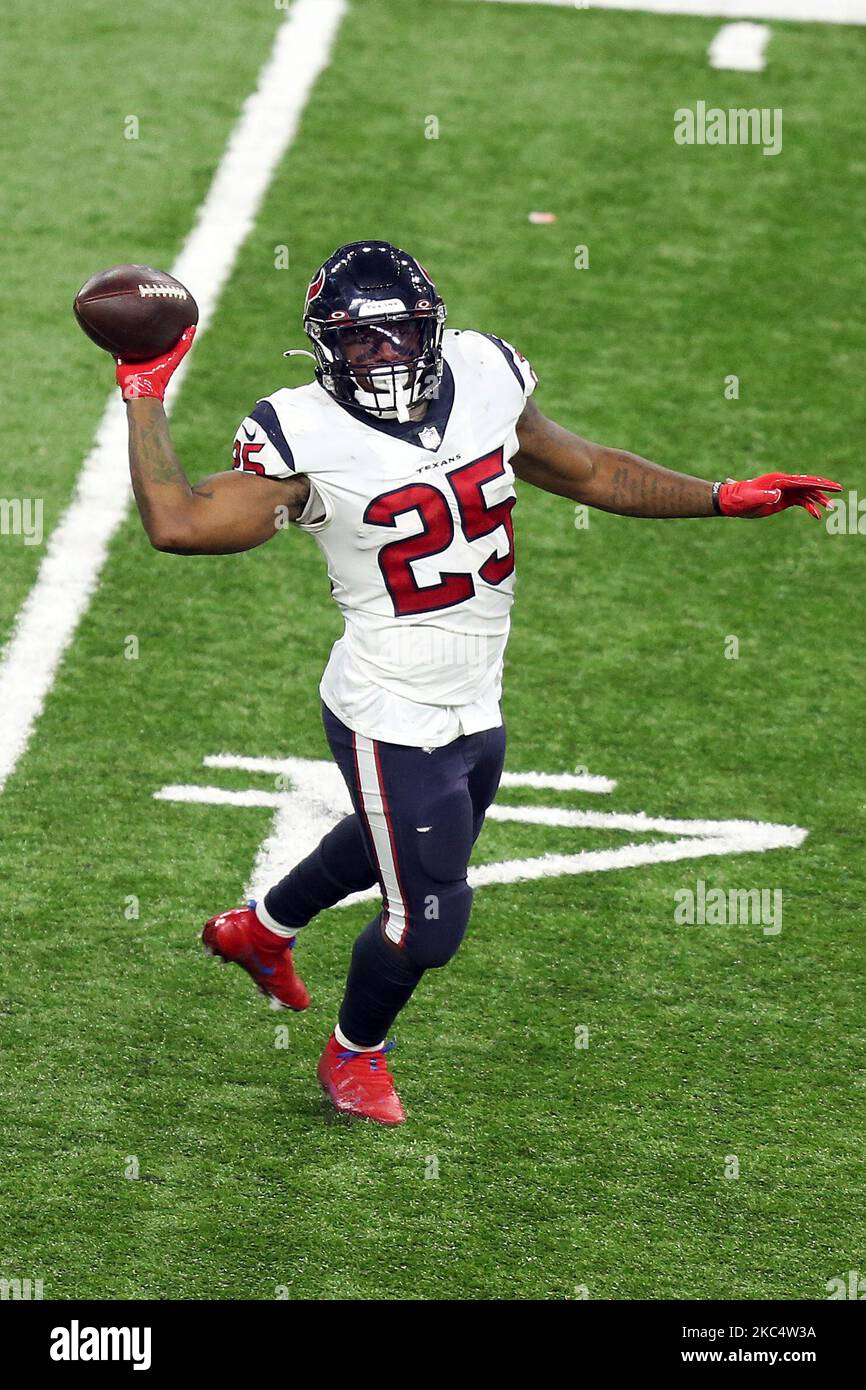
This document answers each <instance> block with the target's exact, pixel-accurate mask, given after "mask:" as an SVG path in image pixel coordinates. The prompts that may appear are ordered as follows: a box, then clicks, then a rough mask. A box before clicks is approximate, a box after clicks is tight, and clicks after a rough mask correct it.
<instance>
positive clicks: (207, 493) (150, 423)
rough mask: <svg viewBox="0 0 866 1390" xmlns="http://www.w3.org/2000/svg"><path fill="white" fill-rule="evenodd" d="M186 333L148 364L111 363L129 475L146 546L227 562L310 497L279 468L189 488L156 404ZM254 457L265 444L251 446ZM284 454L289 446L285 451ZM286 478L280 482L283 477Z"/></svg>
mask: <svg viewBox="0 0 866 1390" xmlns="http://www.w3.org/2000/svg"><path fill="white" fill-rule="evenodd" d="M194 337H195V329H194V328H188V329H187V330H186V331H185V332H184V334H183V335H182V337H181V338H180V340H179V341H178V342H177V343H176V344H175V346H174V347H173V348H172V349H171V351H170V352H168V353H166V354H165V355H164V356H163V357H158V358H154V359H153V361H150V362H138V363H132V362H122V361H118V364H117V384H118V386H119V387H120V389H121V391H122V392H123V399H124V400H125V401H126V407H127V422H128V425H129V471H130V474H131V477H132V489H133V492H134V493H135V500H136V503H137V505H138V510H139V513H140V515H141V520H142V522H143V524H144V529H145V531H146V532H147V535H148V538H149V540H150V543H151V545H153V546H155V547H156V549H157V550H166V551H169V552H170V553H171V554H173V555H233V554H236V553H237V552H238V551H240V550H252V549H253V547H254V546H257V545H263V544H264V542H265V541H267V540H270V538H271V536H273V535H274V533H275V532H276V531H279V530H281V529H282V528H283V527H284V526H285V525H286V523H287V522H289V521H295V520H297V518H298V517H299V516H300V515H301V513H302V512H303V510H304V507H305V506H306V503H307V499H308V498H309V495H310V484H309V482H308V481H307V479H306V478H305V477H303V476H302V475H299V474H297V473H295V472H294V471H292V470H290V469H289V468H287V467H284V466H282V464H281V461H280V460H279V459H278V466H277V468H276V469H275V470H272V472H276V473H277V474H279V475H280V476H267V473H266V469H265V467H264V466H263V465H259V466H257V467H254V468H252V469H251V470H250V471H246V470H245V469H242V470H241V471H235V470H231V471H229V472H225V473H215V474H214V475H213V476H212V477H210V478H205V480H204V481H203V482H201V483H197V484H196V485H195V487H193V486H191V484H190V482H189V479H188V478H187V476H186V474H185V472H184V471H183V468H182V467H181V464H180V461H179V460H178V457H177V454H176V453H175V449H174V444H173V443H172V438H171V433H170V431H169V428H168V419H167V418H166V414H165V408H164V406H163V403H162V402H163V397H164V395H165V390H166V387H167V386H168V383H169V381H170V380H171V376H172V373H173V372H174V371H175V370H176V369H177V367H178V366H179V364H180V362H181V360H182V359H183V357H184V356H185V355H186V353H187V352H188V351H189V349H190V347H191V346H192V340H193V338H194ZM256 447H257V449H258V450H259V451H261V450H262V449H264V447H265V446H264V444H263V443H260V444H259V445H257V446H256ZM286 449H288V446H287V445H286ZM286 475H287V476H286Z"/></svg>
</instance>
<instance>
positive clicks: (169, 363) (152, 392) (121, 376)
mask: <svg viewBox="0 0 866 1390" xmlns="http://www.w3.org/2000/svg"><path fill="white" fill-rule="evenodd" d="M194 337H195V327H194V326H193V327H191V328H187V329H184V332H183V333H182V334H181V336H180V337H179V338H178V340H177V342H176V343H175V345H174V347H173V348H172V349H171V350H170V351H169V352H166V353H164V354H163V356H162V357H153V358H151V360H150V361H149V362H124V361H123V358H122V357H118V359H117V384H118V386H119V387H120V389H121V391H122V392H123V399H124V400H125V401H131V400H135V398H136V397H137V396H152V397H153V398H154V400H157V401H161V400H163V398H164V397H165V388H166V387H167V386H168V383H169V382H170V381H171V378H172V374H173V373H174V371H175V370H176V369H177V367H178V366H179V364H180V362H181V361H182V360H183V358H184V357H186V354H187V353H188V352H189V350H190V348H191V347H192V340H193V338H194Z"/></svg>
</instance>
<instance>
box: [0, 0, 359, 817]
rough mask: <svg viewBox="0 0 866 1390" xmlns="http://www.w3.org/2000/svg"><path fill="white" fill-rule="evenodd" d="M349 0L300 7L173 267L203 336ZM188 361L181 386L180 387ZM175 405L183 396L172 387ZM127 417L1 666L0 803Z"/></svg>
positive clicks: (62, 637)
mask: <svg viewBox="0 0 866 1390" xmlns="http://www.w3.org/2000/svg"><path fill="white" fill-rule="evenodd" d="M345 11H346V0H296V3H295V5H294V8H293V9H292V10H291V12H290V13H289V14H288V15H287V17H286V19H285V21H284V22H283V24H282V25H281V26H280V28H279V30H278V31H277V36H276V39H275V41H274V47H273V49H272V51H271V56H270V58H269V59H268V61H267V63H266V64H265V66H264V67H263V68H262V71H261V73H260V75H259V81H258V86H257V88H256V90H255V92H254V93H253V94H252V95H251V96H250V97H248V98H247V100H246V102H245V103H244V107H243V110H242V112H241V115H240V118H239V120H238V123H237V125H236V126H235V128H234V131H233V132H232V134H231V137H230V138H229V142H228V145H227V146H226V149H225V152H224V154H223V157H222V159H221V161H220V164H219V167H218V168H217V170H216V173H215V175H214V179H213V182H212V184H211V186H210V189H209V191H208V194H207V197H206V198H205V200H204V202H203V203H202V205H201V207H200V208H199V211H198V216H197V218H196V222H195V225H194V227H193V229H192V231H191V232H190V234H189V236H188V237H187V240H186V242H185V244H184V246H183V249H182V250H181V252H180V255H179V256H178V259H177V260H176V262H175V264H174V265H173V266H172V274H173V275H176V276H177V278H178V279H179V280H183V281H185V282H186V283H187V284H189V285H190V287H191V288H192V289H193V291H194V293H195V296H196V299H197V301H198V306H199V326H198V333H199V336H201V334H202V333H204V332H205V330H206V329H207V326H208V324H209V322H210V320H211V318H212V317H213V314H214V311H215V309H216V306H217V303H218V301H219V297H220V294H221V292H222V289H223V286H224V285H225V283H226V281H227V279H228V277H229V275H230V274H231V271H232V267H233V266H234V262H235V259H236V257H237V254H238V251H239V250H240V248H241V246H242V244H243V242H244V240H245V239H246V237H247V235H248V234H249V232H250V230H251V229H252V227H253V224H254V222H255V219H256V216H257V214H258V211H259V208H260V206H261V203H262V200H263V198H264V196H265V193H266V192H267V189H268V185H269V184H270V181H271V178H272V177H273V174H274V170H275V169H276V167H277V165H278V163H279V162H280V160H281V159H282V157H283V155H284V154H285V152H286V150H287V149H288V147H289V145H290V144H291V142H292V140H293V139H294V136H295V134H296V132H297V129H298V125H299V123H300V119H301V116H302V114H303V111H304V108H305V106H306V104H307V100H308V98H309V95H310V92H311V90H312V88H313V86H314V84H315V82H316V80H317V78H318V77H319V75H320V73H321V72H322V71H323V69H324V68H325V67H326V66H327V63H328V59H329V56H330V52H331V47H332V44H333V41H334V39H335V37H336V34H337V30H338V28H339V26H340V22H341V20H342V18H343V15H344V14H345ZM188 362H189V359H188V358H187V359H186V361H184V362H183V363H182V364H181V366H180V368H179V369H178V371H177V373H176V374H175V380H176V381H178V382H179V381H181V380H182V379H183V376H184V374H185V370H186V367H187V365H188ZM175 397H176V388H175ZM125 459H126V416H125V410H124V406H123V403H122V401H121V399H120V395H119V394H117V393H115V394H113V395H112V397H111V399H110V400H109V403H108V406H107V408H106V411H105V414H104V415H103V417H102V421H101V423H100V425H99V427H98V429H97V432H96V438H95V441H94V444H93V448H92V449H91V451H90V453H89V454H88V456H87V458H86V459H85V461H84V464H83V465H82V469H81V473H80V474H79V477H78V483H77V486H76V490H75V495H74V497H73V499H72V501H71V502H70V504H69V506H68V507H67V509H66V511H65V512H64V514H63V516H62V517H61V518H60V521H59V522H58V524H57V526H56V528H55V530H54V532H53V533H52V535H51V538H50V540H49V541H48V545H47V548H46V551H45V555H44V557H43V560H42V564H41V566H40V568H39V574H38V575H37V578H36V582H35V583H34V585H33V588H32V589H31V591H30V593H29V595H28V597H27V599H26V600H25V602H24V604H23V605H22V607H21V609H20V611H19V614H18V618H17V620H16V626H15V630H14V632H13V635H12V637H11V639H10V641H9V643H8V645H7V646H6V648H5V650H4V652H3V656H2V660H0V792H2V790H3V788H4V787H5V785H6V782H7V781H8V779H9V777H10V776H11V774H12V772H13V771H14V769H15V767H16V765H17V763H18V760H19V759H20V757H21V756H22V754H23V753H24V751H25V749H26V748H27V745H28V743H29V741H30V738H31V735H32V733H33V729H34V727H35V724H36V721H37V719H38V718H39V715H40V713H41V711H42V707H43V705H44V703H45V699H46V696H47V695H48V692H49V691H50V689H51V687H52V685H53V683H54V677H55V675H56V672H57V668H58V667H59V665H60V663H61V661H62V660H63V655H64V653H65V651H66V649H67V647H68V646H69V644H70V642H71V641H72V638H73V636H74V634H75V630H76V628H77V627H78V624H79V622H80V620H81V618H82V616H83V614H84V612H85V611H86V609H87V605H88V603H89V602H90V599H91V597H92V595H93V593H94V591H95V589H96V586H97V583H98V581H99V576H100V573H101V571H102V567H103V565H104V563H105V559H106V556H107V554H108V547H109V545H110V543H111V539H112V537H113V536H114V533H115V532H116V530H117V528H118V527H119V526H120V524H121V522H122V521H123V518H124V516H125V515H126V511H127V507H128V505H129V498H130V487H129V480H128V477H127V476H126V470H125Z"/></svg>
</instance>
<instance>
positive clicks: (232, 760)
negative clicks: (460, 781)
mask: <svg viewBox="0 0 866 1390" xmlns="http://www.w3.org/2000/svg"><path fill="white" fill-rule="evenodd" d="M203 761H204V765H205V767H231V768H236V769H237V770H239V771H240V772H270V773H272V774H273V775H274V776H275V777H277V776H279V775H280V773H285V772H287V770H288V763H293V762H294V761H295V759H292V758H289V759H288V760H287V759H286V758H245V757H242V756H239V755H238V754H235V753H211V754H209V755H208V756H207V757H206V758H205V759H204V760H203ZM501 785H502V786H503V787H542V788H546V789H549V790H550V791H557V792H566V791H576V792H612V791H613V790H614V788H615V787H616V782H615V781H614V780H613V779H612V778H610V777H591V776H590V775H589V773H578V772H503V774H502V782H501Z"/></svg>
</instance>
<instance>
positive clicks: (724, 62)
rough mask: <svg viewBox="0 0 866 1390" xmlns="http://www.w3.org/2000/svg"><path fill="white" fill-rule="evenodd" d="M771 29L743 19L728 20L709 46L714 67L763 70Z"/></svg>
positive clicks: (750, 70) (735, 69)
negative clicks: (728, 22)
mask: <svg viewBox="0 0 866 1390" xmlns="http://www.w3.org/2000/svg"><path fill="white" fill-rule="evenodd" d="M769 42H770V29H769V26H768V25H766V24H752V23H750V22H749V21H748V20H743V21H742V22H740V23H738V24H724V25H723V26H722V28H721V29H720V30H719V32H718V33H717V34H716V36H715V38H714V39H713V41H712V43H711V44H710V47H709V55H710V67H711V68H719V69H720V70H721V71H726V72H763V70H764V68H765V67H766V66H767V57H766V53H767V44H768V43H769Z"/></svg>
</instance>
